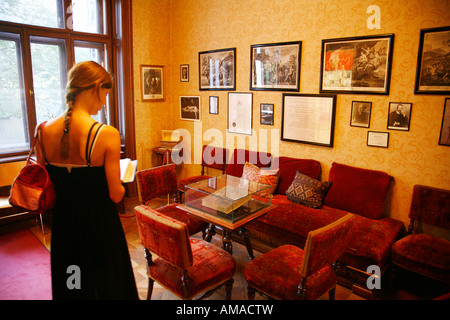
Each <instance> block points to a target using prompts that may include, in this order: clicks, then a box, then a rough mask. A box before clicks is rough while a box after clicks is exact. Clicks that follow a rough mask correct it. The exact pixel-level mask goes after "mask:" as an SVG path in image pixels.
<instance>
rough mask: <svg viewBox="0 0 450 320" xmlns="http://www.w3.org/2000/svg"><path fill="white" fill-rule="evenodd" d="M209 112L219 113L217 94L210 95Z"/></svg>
mask: <svg viewBox="0 0 450 320" xmlns="http://www.w3.org/2000/svg"><path fill="white" fill-rule="evenodd" d="M209 113H210V114H219V97H217V96H210V97H209Z"/></svg>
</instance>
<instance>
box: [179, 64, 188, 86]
mask: <svg viewBox="0 0 450 320" xmlns="http://www.w3.org/2000/svg"><path fill="white" fill-rule="evenodd" d="M180 81H181V82H189V65H188V64H180Z"/></svg>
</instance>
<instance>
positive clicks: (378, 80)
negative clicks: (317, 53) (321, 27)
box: [319, 34, 394, 95]
mask: <svg viewBox="0 0 450 320" xmlns="http://www.w3.org/2000/svg"><path fill="white" fill-rule="evenodd" d="M393 49H394V34H384V35H373V36H362V37H350V38H338V39H325V40H322V55H321V65H320V89H319V91H320V92H321V93H351V94H355V93H358V94H359V93H361V94H380V95H388V94H389V89H390V82H391V68H392V56H393Z"/></svg>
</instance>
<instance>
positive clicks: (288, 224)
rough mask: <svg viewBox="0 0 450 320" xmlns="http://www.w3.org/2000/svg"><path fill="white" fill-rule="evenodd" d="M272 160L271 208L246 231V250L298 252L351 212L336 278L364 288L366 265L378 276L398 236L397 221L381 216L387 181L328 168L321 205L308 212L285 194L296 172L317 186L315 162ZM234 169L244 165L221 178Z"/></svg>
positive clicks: (380, 174) (399, 224)
mask: <svg viewBox="0 0 450 320" xmlns="http://www.w3.org/2000/svg"><path fill="white" fill-rule="evenodd" d="M274 160H275V161H274V162H273V165H274V166H272V169H273V168H274V167H277V166H278V167H279V180H278V185H277V188H276V189H275V192H274V194H273V197H272V199H271V201H272V203H273V204H277V206H276V207H275V208H274V209H273V210H270V211H269V212H268V213H267V214H265V215H264V216H262V217H260V218H258V219H257V220H255V221H253V222H251V223H249V224H248V225H247V226H246V228H247V230H248V233H249V235H250V239H251V241H252V245H253V246H254V247H255V248H256V249H259V250H262V251H268V250H269V249H271V248H275V247H278V246H280V245H283V244H293V245H296V246H299V247H301V248H303V247H304V245H305V242H306V238H307V234H308V232H309V231H311V230H315V229H318V228H321V227H324V226H326V225H328V224H330V223H332V222H334V221H336V220H338V219H339V218H341V217H343V216H344V215H346V214H347V213H348V212H351V213H353V214H355V218H356V219H355V222H354V224H353V227H352V230H351V235H350V241H349V243H350V245H349V246H348V248H347V249H346V251H345V253H344V255H343V256H342V257H341V259H340V261H339V262H340V263H341V264H342V265H345V266H347V268H341V271H340V273H341V276H343V277H342V278H343V279H345V281H347V282H348V283H347V284H348V285H352V284H354V283H360V284H362V285H363V286H364V287H365V285H366V279H367V277H368V274H367V273H366V271H367V267H368V266H370V265H377V266H379V267H380V269H381V271H382V272H384V271H385V270H386V267H387V266H388V262H389V261H390V260H389V256H390V251H391V247H392V244H393V243H394V242H395V241H396V240H398V239H399V238H400V236H401V235H402V233H403V231H404V225H403V223H402V222H401V221H398V220H394V219H391V218H388V217H384V216H383V212H384V206H385V199H386V196H387V194H388V190H389V188H390V185H391V182H392V180H393V178H392V177H391V176H389V175H388V174H386V173H384V172H381V171H375V170H368V169H362V168H356V167H352V166H347V165H343V164H339V163H333V164H332V167H331V169H330V174H329V182H330V183H331V186H330V187H329V189H328V191H327V192H326V194H325V196H324V199H323V205H321V206H320V207H318V208H313V207H310V206H305V205H302V204H299V203H295V202H293V201H291V200H289V199H288V196H287V195H286V192H287V191H288V189H289V187H290V186H291V184H292V183H293V181H294V178H295V177H296V172H297V171H299V172H301V173H302V174H304V175H306V176H308V177H310V178H312V179H314V180H317V181H319V180H320V175H321V165H320V162H318V161H316V160H311V159H297V158H291V157H279V158H277V159H274ZM230 166H231V168H230ZM238 166H242V167H243V166H244V164H242V163H240V164H228V168H227V173H228V174H233V172H238V173H240V174H241V172H242V171H241V170H240V169H236V168H233V167H238ZM344 273H345V274H344ZM344 284H345V283H344Z"/></svg>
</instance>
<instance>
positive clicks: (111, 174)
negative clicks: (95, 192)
mask: <svg viewBox="0 0 450 320" xmlns="http://www.w3.org/2000/svg"><path fill="white" fill-rule="evenodd" d="M102 133H103V134H104V136H103V138H104V139H102V140H103V141H106V142H105V143H106V148H105V172H106V180H107V181H108V188H109V197H110V198H111V200H112V201H113V202H115V203H118V202H120V201H121V200H122V198H123V196H124V195H125V188H124V187H123V185H122V182H121V181H120V134H119V131H118V130H117V129H116V128H114V127H111V126H106V127H105V128H104V129H103V130H102Z"/></svg>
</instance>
